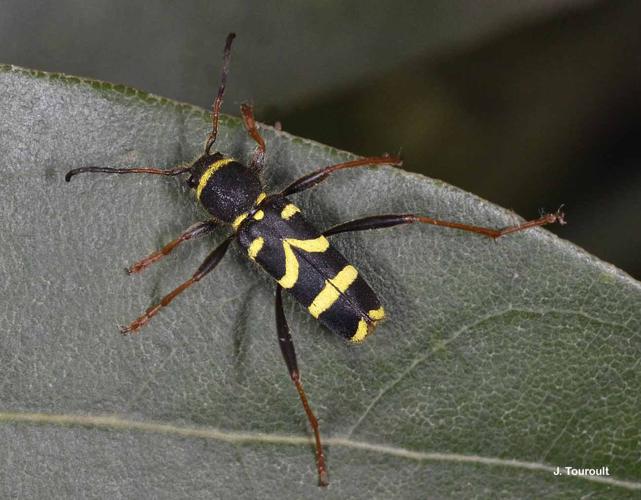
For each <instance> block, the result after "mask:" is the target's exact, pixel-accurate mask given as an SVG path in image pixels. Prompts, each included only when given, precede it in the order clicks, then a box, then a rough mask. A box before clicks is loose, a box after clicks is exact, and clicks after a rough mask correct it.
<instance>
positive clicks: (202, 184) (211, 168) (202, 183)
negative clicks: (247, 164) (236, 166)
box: [196, 158, 234, 200]
mask: <svg viewBox="0 0 641 500" xmlns="http://www.w3.org/2000/svg"><path fill="white" fill-rule="evenodd" d="M232 161H234V160H233V158H223V159H222V160H218V161H215V162H214V163H212V164H211V165H209V167H207V170H205V173H204V174H203V175H201V176H200V180H199V181H198V188H196V197H197V198H198V199H199V200H200V195H201V193H202V192H203V189H205V186H206V185H207V181H209V178H210V177H211V176H212V175H214V173H215V172H216V170H218V169H220V168H222V167H224V166H225V165H227V164H228V163H231V162H232Z"/></svg>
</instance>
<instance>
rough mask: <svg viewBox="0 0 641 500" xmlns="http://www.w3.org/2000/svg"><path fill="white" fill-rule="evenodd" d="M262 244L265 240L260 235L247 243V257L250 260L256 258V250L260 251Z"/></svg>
mask: <svg viewBox="0 0 641 500" xmlns="http://www.w3.org/2000/svg"><path fill="white" fill-rule="evenodd" d="M264 244H265V240H264V239H263V238H261V237H260V236H259V237H258V238H256V239H255V240H254V241H252V242H251V243H250V244H249V248H248V249H247V253H248V254H249V258H250V259H251V260H256V256H257V255H258V252H260V250H261V249H262V248H263V245H264Z"/></svg>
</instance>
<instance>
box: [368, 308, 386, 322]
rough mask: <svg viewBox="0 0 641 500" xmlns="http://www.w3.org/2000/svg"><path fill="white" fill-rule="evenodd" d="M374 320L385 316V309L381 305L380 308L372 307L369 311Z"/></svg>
mask: <svg viewBox="0 0 641 500" xmlns="http://www.w3.org/2000/svg"><path fill="white" fill-rule="evenodd" d="M367 315H368V316H369V317H370V319H371V320H372V321H379V320H381V319H384V318H385V309H383V308H382V307H379V308H378V309H372V310H371V311H369V312H368V313H367Z"/></svg>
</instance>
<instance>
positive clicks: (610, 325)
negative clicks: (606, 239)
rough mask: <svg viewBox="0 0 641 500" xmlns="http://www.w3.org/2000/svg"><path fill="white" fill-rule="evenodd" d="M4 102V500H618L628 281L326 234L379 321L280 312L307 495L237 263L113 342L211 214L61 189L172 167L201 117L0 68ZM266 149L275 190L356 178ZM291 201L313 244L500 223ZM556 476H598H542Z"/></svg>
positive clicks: (482, 214) (102, 187) (565, 262)
mask: <svg viewBox="0 0 641 500" xmlns="http://www.w3.org/2000/svg"><path fill="white" fill-rule="evenodd" d="M0 95H1V96H2V98H1V100H0V150H1V151H2V157H1V158H0V172H1V173H2V176H3V182H2V183H1V186H0V189H1V196H2V200H3V203H2V207H3V208H2V212H1V217H2V219H1V221H0V222H1V229H2V233H1V234H2V242H3V243H2V252H1V253H0V273H1V274H2V277H3V279H2V285H0V335H2V343H1V344H0V345H1V346H2V347H0V366H2V371H1V373H2V378H1V384H0V401H1V403H0V442H1V443H2V449H3V453H2V454H1V458H0V464H1V467H0V470H1V471H2V472H1V473H0V478H1V479H2V480H1V481H0V493H1V494H2V496H3V497H15V496H25V497H40V496H54V497H70V496H72V497H73V496H84V497H92V496H95V497H130V498H133V497H138V498H140V497H151V496H157V497H167V498H177V497H190V498H211V497H212V496H215V497H220V498H232V497H234V498H254V497H261V498H270V497H275V496H276V497H278V498H283V497H289V498H318V497H319V496H320V497H327V498H391V497H398V496H403V497H407V498H425V497H426V496H437V497H462V496H464V497H469V496H481V497H496V496H505V497H524V496H533V495H536V496H545V495H557V496H567V497H579V496H584V495H595V496H602V495H606V494H611V495H617V496H618V497H620V498H623V497H626V496H629V497H633V496H635V495H638V490H639V489H640V488H641V479H640V475H641V467H640V465H639V464H640V452H639V449H640V440H641V435H640V434H641V431H640V427H639V425H638V422H639V414H640V412H641V402H640V400H639V391H638V387H640V386H641V380H640V379H641V376H640V370H639V369H638V368H639V358H640V355H641V352H640V351H641V339H640V336H639V331H640V326H641V286H640V285H639V283H638V282H636V281H634V280H632V279H631V278H630V277H628V276H627V275H625V274H624V273H623V272H621V271H619V270H617V269H615V268H613V267H612V266H610V265H608V264H605V263H603V262H601V261H599V260H598V259H596V258H594V257H592V256H590V255H588V254H586V253H585V252H584V251H582V250H581V249H579V248H577V247H575V246H573V245H572V244H570V243H568V242H566V241H563V240H561V239H558V238H556V237H555V236H553V235H551V234H550V233H548V232H547V231H545V230H532V231H528V232H527V233H522V234H517V235H513V236H511V237H507V238H504V239H501V240H499V241H497V242H493V241H488V240H486V239H484V238H482V237H478V236H476V235H470V234H466V233H461V232H458V231H454V230H448V229H444V228H435V227H427V226H422V227H419V226H407V227H398V228H394V229H387V230H381V231H370V232H364V233H358V234H352V235H350V234H345V235H337V236H335V237H333V238H332V240H333V242H334V243H335V244H336V246H337V247H338V248H339V249H340V250H341V251H342V252H343V253H344V254H345V255H346V256H347V257H348V258H349V259H350V260H351V261H352V262H353V263H354V264H355V265H356V266H357V267H358V268H359V270H360V271H361V272H362V274H363V275H364V276H366V277H367V280H368V281H369V283H370V284H371V285H372V287H373V288H374V289H375V290H376V291H377V293H378V294H379V297H380V298H381V301H382V302H383V304H384V305H385V308H386V310H387V312H388V316H389V319H388V320H387V321H386V322H385V323H384V324H383V325H381V327H379V329H378V330H377V332H376V334H375V335H373V336H372V337H371V338H369V339H368V340H367V341H366V342H365V343H364V344H363V345H361V346H347V345H346V344H345V343H344V342H343V341H342V340H341V339H339V338H337V337H335V336H333V335H332V334H331V333H330V332H327V331H325V330H324V329H323V328H322V327H320V326H319V325H318V324H317V323H316V322H315V321H314V320H313V319H312V318H311V317H310V316H309V315H308V314H307V313H306V312H305V311H304V309H303V308H302V307H300V306H299V305H298V304H297V303H294V301H293V300H291V299H286V313H287V314H288V317H289V321H290V326H291V328H292V332H293V335H294V340H295V343H296V347H297V352H298V358H299V365H300V367H301V371H302V374H303V380H304V382H305V385H306V388H307V392H308V396H309V397H310V399H311V403H312V406H313V407H314V408H315V410H316V412H317V415H318V416H319V419H320V424H321V431H322V434H323V436H324V438H325V442H326V452H327V458H328V464H329V470H330V480H331V485H330V486H329V488H327V489H326V490H323V491H321V490H319V489H318V488H317V487H316V486H315V485H316V473H315V467H314V456H313V448H312V446H311V440H310V436H309V432H308V429H307V422H306V420H305V417H304V414H303V411H302V408H301V407H300V404H299V401H298V399H297V395H296V392H295V390H294V388H293V386H292V384H291V382H290V380H289V378H288V376H287V371H286V369H285V366H284V363H283V361H282V359H281V355H280V352H279V349H278V345H277V341H276V334H275V326H274V311H273V309H274V306H273V301H274V298H273V288H274V286H273V283H272V282H271V281H270V279H269V278H268V277H267V276H266V275H265V274H264V273H262V272H260V271H259V270H258V269H257V268H256V267H255V266H254V265H253V264H251V263H250V262H249V261H248V260H247V259H246V257H245V256H244V255H242V254H241V252H240V250H239V249H238V247H236V248H235V249H234V250H233V251H231V252H230V253H229V254H228V256H227V257H226V258H225V260H224V261H223V262H222V263H221V264H220V266H219V267H218V268H217V269H216V270H215V272H214V273H212V274H211V275H210V276H208V278H207V279H206V280H204V281H203V282H201V283H200V284H198V286H195V287H193V288H192V289H190V290H189V291H188V292H185V293H184V294H183V295H182V296H180V297H179V298H177V299H176V300H175V301H174V303H172V305H171V306H170V307H169V308H166V309H165V310H164V311H163V312H162V313H161V314H159V315H158V316H157V317H155V318H154V319H153V320H152V321H151V322H150V324H149V325H148V326H147V327H146V328H145V329H144V330H143V331H142V332H141V334H140V335H139V336H136V337H126V338H123V337H121V336H120V335H119V334H118V331H117V324H122V323H128V322H129V321H131V320H132V319H134V318H135V317H137V316H138V315H139V314H140V313H141V312H142V311H144V309H145V308H147V307H149V306H150V305H152V304H154V303H155V302H156V301H157V300H158V299H159V298H160V297H161V296H162V295H163V294H164V293H166V292H167V291H169V290H170V289H172V288H173V287H174V286H176V285H177V284H178V283H180V282H181V281H183V280H184V279H186V278H187V277H188V276H190V274H191V273H192V272H193V270H195V268H196V267H197V266H198V265H199V264H200V262H201V261H202V260H203V259H204V258H205V256H206V255H207V253H208V252H209V251H211V249H212V248H213V246H214V245H215V244H216V242H219V241H221V240H222V238H223V235H224V234H225V231H223V230H222V229H221V230H220V231H217V232H215V233H214V234H212V235H211V236H208V237H205V238H203V239H202V240H199V241H193V242H189V243H187V244H185V245H184V246H183V247H181V248H179V249H178V250H177V251H175V252H174V254H172V255H171V256H170V257H168V258H166V259H164V260H163V261H161V262H160V263H158V264H155V265H154V266H153V267H151V268H149V269H148V270H146V271H145V272H144V273H143V274H142V275H140V276H132V277H128V276H127V275H126V274H125V272H124V268H125V267H127V266H128V265H130V264H131V263H132V262H134V261H136V260H138V259H139V258H141V257H143V256H144V255H146V254H148V253H150V252H152V251H154V250H156V249H157V248H159V247H160V246H161V245H162V244H164V243H166V242H167V241H169V240H170V239H172V238H173V237H175V236H176V235H177V234H178V233H179V232H180V231H182V230H183V229H184V228H186V227H188V226H189V225H191V224H193V223H194V222H196V221H199V220H203V219H204V218H205V217H206V215H205V213H204V212H203V210H201V209H200V208H199V207H198V206H197V205H196V203H194V200H193V195H192V194H191V193H190V192H189V191H188V189H187V188H186V186H184V184H183V183H181V182H180V181H179V180H178V179H171V178H159V177H153V176H147V177H146V176H99V175H95V176H90V175H86V176H79V177H77V178H74V179H73V180H72V182H71V183H70V184H66V183H65V182H64V178H63V177H64V173H65V172H66V171H67V170H69V169H70V168H74V167H79V166H83V165H88V164H94V165H102V166H121V167H125V166H135V165H138V166H145V165H153V166H159V167H171V166H175V165H176V164H179V163H181V162H186V161H189V160H190V159H192V158H193V157H195V156H196V155H197V154H198V153H199V151H200V150H201V148H202V144H203V141H204V139H205V136H206V134H207V130H208V126H209V122H208V116H207V113H206V111H204V110H201V109H199V108H194V107H191V106H188V105H185V104H179V103H176V102H173V101H168V100H166V99H161V98H157V97H155V96H151V95H148V94H143V93H140V92H138V91H134V90H131V89H128V88H122V87H114V86H111V85H109V84H105V83H101V82H95V81H87V80H81V79H78V78H72V77H64V76H60V75H51V74H45V73H39V72H30V71H27V70H23V69H20V68H16V67H11V66H4V67H1V69H0ZM285 125H286V124H285ZM261 131H262V133H263V135H264V137H265V139H266V142H267V144H268V157H267V164H268V167H267V172H266V175H265V179H264V180H265V182H266V184H267V185H268V186H269V187H270V189H271V190H276V189H277V188H278V187H282V186H284V185H285V184H286V183H288V182H290V181H292V180H293V179H295V178H296V177H297V176H300V175H302V174H303V173H307V172H310V171H312V170H314V169H316V168H319V167H321V166H323V165H327V164H332V163H336V162H340V161H345V160H347V159H350V158H353V155H351V154H349V153H345V152H341V151H337V150H334V149H332V148H329V147H327V146H323V145H321V144H317V143H314V142H312V141H309V140H305V139H301V138H297V137H292V136H290V135H288V134H287V133H284V132H278V131H275V130H274V129H272V128H270V127H262V128H261ZM219 137H220V139H219V142H218V143H217V147H218V148H219V149H220V150H221V151H223V152H225V153H226V154H230V155H233V156H236V157H238V158H240V159H242V160H245V161H246V160H248V158H250V157H251V153H252V151H253V146H254V144H253V143H252V142H251V140H250V139H248V137H247V135H246V134H245V132H244V130H243V128H242V125H241V123H240V121H239V120H238V119H237V118H231V117H224V118H223V120H222V130H221V133H220V135H219ZM409 162H410V163H411V159H409ZM409 167H410V168H411V165H409ZM295 201H296V203H297V204H298V205H299V206H301V208H302V209H303V211H304V213H306V216H307V217H308V219H309V220H310V221H313V223H314V224H316V225H317V226H318V227H319V228H325V227H329V226H331V225H333V224H336V223H339V222H342V221H345V220H349V219H353V218H357V217H360V216H365V215H373V214H377V213H395V212H396V213H401V212H419V213H423V214H429V215H430V216H433V217H438V218H443V219H451V220H458V221H465V222H469V223H474V224H478V225H489V226H495V227H501V226H505V225H508V224H512V223H514V222H515V221H516V220H517V217H516V216H515V215H514V214H513V213H510V212H508V211H506V210H504V209H501V208H499V207H496V206H494V205H491V204H489V203H488V202H486V201H484V200H481V199H479V198H477V197H475V196H473V195H471V194H469V193H465V192H462V191H460V190H458V189H456V188H454V187H452V186H449V185H447V184H444V183H442V182H439V181H435V180H431V179H428V178H425V177H422V176H419V175H415V174H410V173H407V172H404V171H402V170H398V169H393V168H387V167H383V168H377V169H374V168H372V169H362V170H359V171H346V172H341V173H339V174H336V175H334V176H333V178H331V179H330V180H328V181H327V182H325V183H324V184H322V185H321V186H319V187H318V188H316V189H315V190H313V191H311V192H307V193H304V194H301V195H296V197H295ZM530 215H534V214H530ZM570 222H571V219H570ZM557 466H560V467H564V466H572V467H577V468H580V467H590V468H600V467H605V466H607V467H608V468H609V472H610V476H607V477H593V478H578V477H557V476H555V475H554V474H553V471H554V469H555V468H556V467H557ZM2 475H4V477H2Z"/></svg>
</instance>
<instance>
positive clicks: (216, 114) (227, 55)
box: [205, 33, 236, 155]
mask: <svg viewBox="0 0 641 500" xmlns="http://www.w3.org/2000/svg"><path fill="white" fill-rule="evenodd" d="M234 38H236V34H235V33H230V34H229V35H227V40H225V49H224V50H223V69H222V70H221V72H220V85H219V86H218V94H216V99H215V100H214V104H212V106H211V132H210V133H209V137H208V138H207V143H206V144H205V154H207V155H208V154H211V147H212V146H213V145H214V142H216V136H217V135H218V119H219V118H220V108H221V107H222V105H223V95H224V94H225V84H226V83H227V74H228V73H229V61H230V60H231V43H232V42H233V41H234Z"/></svg>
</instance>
